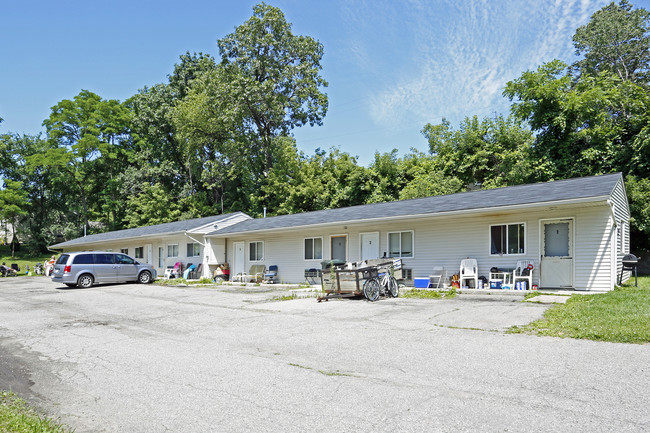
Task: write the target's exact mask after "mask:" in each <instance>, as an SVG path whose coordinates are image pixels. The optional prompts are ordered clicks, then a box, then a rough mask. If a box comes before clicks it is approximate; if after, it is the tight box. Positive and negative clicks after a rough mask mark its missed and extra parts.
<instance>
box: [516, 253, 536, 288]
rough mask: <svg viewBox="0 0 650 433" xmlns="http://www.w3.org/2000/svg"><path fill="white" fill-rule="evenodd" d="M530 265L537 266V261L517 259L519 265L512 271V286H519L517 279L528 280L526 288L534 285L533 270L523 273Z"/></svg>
mask: <svg viewBox="0 0 650 433" xmlns="http://www.w3.org/2000/svg"><path fill="white" fill-rule="evenodd" d="M528 265H533V266H535V263H534V262H533V261H532V260H517V267H516V268H515V270H514V271H512V286H513V289H514V288H515V287H517V280H519V281H527V282H528V283H527V286H526V290H530V289H531V288H532V287H533V270H532V269H531V270H530V271H528V272H527V274H528V275H523V274H524V270H525V269H527V268H528Z"/></svg>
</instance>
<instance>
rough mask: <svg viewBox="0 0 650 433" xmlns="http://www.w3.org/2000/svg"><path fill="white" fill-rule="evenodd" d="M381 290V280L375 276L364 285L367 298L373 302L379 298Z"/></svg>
mask: <svg viewBox="0 0 650 433" xmlns="http://www.w3.org/2000/svg"><path fill="white" fill-rule="evenodd" d="M380 290H381V286H380V285H379V281H377V280H376V279H375V278H371V279H369V280H366V282H365V283H364V285H363V294H364V295H365V296H366V299H368V300H369V301H371V302H374V301H376V300H377V299H379V291H380Z"/></svg>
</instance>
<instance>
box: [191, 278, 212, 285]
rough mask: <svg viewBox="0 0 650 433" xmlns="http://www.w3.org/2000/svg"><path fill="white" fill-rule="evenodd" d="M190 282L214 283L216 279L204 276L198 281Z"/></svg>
mask: <svg viewBox="0 0 650 433" xmlns="http://www.w3.org/2000/svg"><path fill="white" fill-rule="evenodd" d="M190 284H214V281H212V279H210V278H206V277H203V278H201V279H200V280H198V281H190Z"/></svg>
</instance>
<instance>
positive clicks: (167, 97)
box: [126, 52, 217, 217]
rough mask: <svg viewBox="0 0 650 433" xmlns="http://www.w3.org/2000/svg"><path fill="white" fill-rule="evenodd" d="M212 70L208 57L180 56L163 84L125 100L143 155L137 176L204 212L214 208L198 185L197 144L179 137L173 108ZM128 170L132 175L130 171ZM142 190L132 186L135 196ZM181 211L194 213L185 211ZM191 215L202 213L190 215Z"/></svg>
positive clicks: (195, 55) (148, 88)
mask: <svg viewBox="0 0 650 433" xmlns="http://www.w3.org/2000/svg"><path fill="white" fill-rule="evenodd" d="M215 68H216V64H215V62H214V58H212V57H211V56H209V55H206V54H203V53H198V54H197V53H194V54H190V53H189V52H188V53H186V54H184V55H182V56H180V62H179V63H177V64H175V65H174V72H173V74H171V75H169V76H168V82H167V83H161V84H156V85H154V86H151V87H145V88H144V89H141V90H140V91H139V92H138V93H137V94H136V95H134V96H133V97H131V98H130V99H129V100H128V101H127V102H126V105H127V106H128V107H129V108H130V109H131V111H132V115H133V119H132V129H133V135H134V146H135V148H136V149H137V151H138V153H139V154H142V155H143V157H139V158H137V159H136V160H135V161H134V165H135V166H136V167H137V169H138V170H140V171H141V172H142V174H141V175H137V177H138V178H143V177H148V178H149V180H148V185H149V186H152V185H154V184H156V183H157V184H159V186H160V187H162V188H163V189H164V191H165V193H166V194H167V195H170V196H174V197H176V198H177V199H179V200H182V201H183V202H184V203H193V204H196V203H198V202H200V203H198V204H199V206H200V207H201V208H202V209H203V208H204V209H207V212H208V213H214V212H215V211H216V210H217V209H216V208H212V207H211V206H210V203H207V202H205V201H206V200H208V197H209V195H210V194H206V191H205V190H204V189H203V186H202V181H201V179H202V177H203V170H204V166H203V164H202V161H201V160H200V159H199V158H198V154H197V145H196V142H194V143H190V142H188V137H187V136H186V135H183V134H180V133H179V131H178V125H179V124H178V122H177V121H175V116H178V117H179V118H181V117H182V116H179V112H178V109H177V107H178V105H179V104H181V103H182V101H183V100H184V99H185V98H186V97H187V96H188V94H189V93H190V90H191V87H192V85H193V83H194V81H195V80H196V79H197V78H198V77H200V76H202V75H203V74H204V73H206V72H209V71H212V70H214V69H215ZM186 108H188V109H191V107H186ZM181 114H182V115H183V116H185V117H188V116H189V114H188V113H181ZM188 129H189V126H188ZM144 156H146V158H145V157H144ZM131 172H132V173H133V174H135V172H134V170H131ZM152 176H153V177H152ZM141 187H143V186H141ZM141 187H136V190H137V191H135V193H136V194H139V193H140V190H141ZM184 212H190V213H191V212H193V211H190V210H189V209H186V210H184ZM193 216H197V217H198V216H202V215H195V214H193V215H190V217H193Z"/></svg>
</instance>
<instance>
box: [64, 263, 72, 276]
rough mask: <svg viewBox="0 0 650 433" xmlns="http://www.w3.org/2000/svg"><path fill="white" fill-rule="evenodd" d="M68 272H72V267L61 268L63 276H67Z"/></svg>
mask: <svg viewBox="0 0 650 433" xmlns="http://www.w3.org/2000/svg"><path fill="white" fill-rule="evenodd" d="M70 271H72V266H70V265H67V266H66V267H64V268H63V273H64V274H69V273H70Z"/></svg>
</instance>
